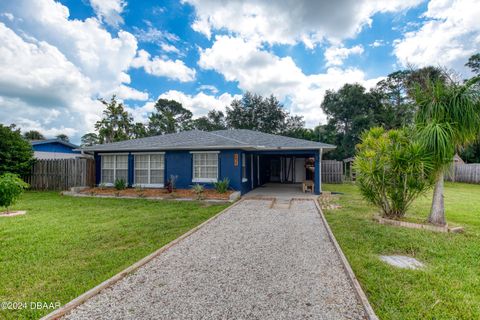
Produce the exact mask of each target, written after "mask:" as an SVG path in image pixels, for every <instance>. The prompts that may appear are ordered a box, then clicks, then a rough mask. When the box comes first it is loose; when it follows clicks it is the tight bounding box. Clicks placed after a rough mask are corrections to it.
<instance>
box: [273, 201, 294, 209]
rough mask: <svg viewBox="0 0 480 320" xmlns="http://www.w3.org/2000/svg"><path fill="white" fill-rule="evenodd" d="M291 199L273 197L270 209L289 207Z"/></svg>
mask: <svg viewBox="0 0 480 320" xmlns="http://www.w3.org/2000/svg"><path fill="white" fill-rule="evenodd" d="M292 201H293V199H281V198H275V199H273V201H272V204H271V205H270V209H290V207H291V206H292Z"/></svg>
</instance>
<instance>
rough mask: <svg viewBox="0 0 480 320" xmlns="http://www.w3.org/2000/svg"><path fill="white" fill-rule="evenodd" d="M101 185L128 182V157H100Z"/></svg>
mask: <svg viewBox="0 0 480 320" xmlns="http://www.w3.org/2000/svg"><path fill="white" fill-rule="evenodd" d="M101 157H102V158H101V159H102V160H101V161H102V179H101V182H102V183H106V184H114V183H115V181H116V180H119V179H123V180H124V181H125V182H128V155H102V156H101Z"/></svg>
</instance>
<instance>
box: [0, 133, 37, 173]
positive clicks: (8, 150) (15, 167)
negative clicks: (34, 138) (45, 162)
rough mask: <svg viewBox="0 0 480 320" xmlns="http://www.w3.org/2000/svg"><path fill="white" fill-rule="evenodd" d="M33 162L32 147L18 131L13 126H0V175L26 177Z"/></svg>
mask: <svg viewBox="0 0 480 320" xmlns="http://www.w3.org/2000/svg"><path fill="white" fill-rule="evenodd" d="M33 161H34V159H33V149H32V146H31V144H30V143H29V142H28V141H27V140H25V139H24V138H22V135H21V134H20V130H19V129H16V128H15V125H11V126H9V127H7V126H4V125H1V124H0V174H4V173H6V172H10V173H14V174H18V175H26V174H28V173H30V168H31V166H32V163H33Z"/></svg>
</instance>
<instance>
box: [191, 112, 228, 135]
mask: <svg viewBox="0 0 480 320" xmlns="http://www.w3.org/2000/svg"><path fill="white" fill-rule="evenodd" d="M193 126H194V127H195V129H197V130H202V131H215V130H224V129H226V128H227V125H226V123H225V115H224V113H223V112H222V111H215V110H210V111H209V112H208V114H207V115H206V116H203V117H200V118H197V119H195V120H193Z"/></svg>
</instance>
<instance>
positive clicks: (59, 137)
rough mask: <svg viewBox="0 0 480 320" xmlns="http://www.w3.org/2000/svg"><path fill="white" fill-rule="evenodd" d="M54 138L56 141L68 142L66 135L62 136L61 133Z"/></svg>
mask: <svg viewBox="0 0 480 320" xmlns="http://www.w3.org/2000/svg"><path fill="white" fill-rule="evenodd" d="M56 138H57V139H58V140H62V141H65V142H70V138H69V137H68V136H67V135H66V134H63V133H61V134H59V135H57V136H56Z"/></svg>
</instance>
